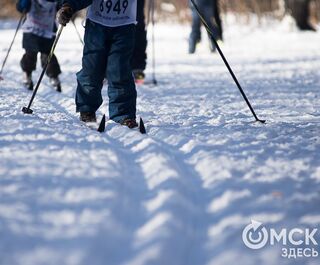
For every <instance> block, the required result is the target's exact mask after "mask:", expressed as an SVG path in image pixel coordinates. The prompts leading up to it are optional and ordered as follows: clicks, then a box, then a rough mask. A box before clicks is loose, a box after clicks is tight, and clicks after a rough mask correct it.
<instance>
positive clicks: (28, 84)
mask: <svg viewBox="0 0 320 265" xmlns="http://www.w3.org/2000/svg"><path fill="white" fill-rule="evenodd" d="M23 85H24V87H25V88H27V89H28V90H33V81H32V74H31V73H27V72H24V77H23Z"/></svg>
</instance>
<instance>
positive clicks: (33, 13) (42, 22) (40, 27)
mask: <svg viewBox="0 0 320 265" xmlns="http://www.w3.org/2000/svg"><path fill="white" fill-rule="evenodd" d="M56 12H57V3H56V2H47V1H45V0H32V2H31V9H30V11H29V12H28V14H27V19H26V21H25V23H24V24H23V27H22V28H23V31H24V32H27V33H33V34H35V35H37V36H39V37H44V38H48V39H51V38H52V37H53V36H54V35H55V33H54V32H53V27H54V23H55V18H56Z"/></svg>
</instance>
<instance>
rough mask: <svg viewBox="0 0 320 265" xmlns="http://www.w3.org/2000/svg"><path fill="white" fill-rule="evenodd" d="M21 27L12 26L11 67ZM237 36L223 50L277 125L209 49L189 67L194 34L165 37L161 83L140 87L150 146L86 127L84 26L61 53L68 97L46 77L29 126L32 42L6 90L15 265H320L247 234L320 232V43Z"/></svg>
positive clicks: (267, 34)
mask: <svg viewBox="0 0 320 265" xmlns="http://www.w3.org/2000/svg"><path fill="white" fill-rule="evenodd" d="M14 27H15V24H14V23H5V22H4V21H3V22H0V28H1V33H0V34H1V36H4V37H1V39H0V45H1V46H0V58H4V56H5V52H6V49H7V46H8V43H9V40H10V39H11V36H13V32H14ZM228 27H230V28H228ZM226 28H227V32H226V42H225V44H224V45H223V47H222V49H223V51H224V52H225V54H226V56H227V58H228V59H229V61H230V64H231V66H232V67H233V69H234V71H235V73H236V75H237V76H238V78H239V80H240V82H241V84H242V85H243V88H244V90H245V92H246V93H247V95H248V98H249V100H250V101H251V103H252V105H253V106H254V108H255V110H256V112H257V114H258V116H259V117H260V118H266V119H267V124H266V125H261V124H258V123H254V122H253V118H252V117H251V114H250V112H249V111H248V108H247V106H246V105H245V103H244V101H243V99H242V98H241V95H240V94H239V92H238V91H237V88H236V86H235V85H234V83H233V82H232V80H231V77H230V76H229V74H228V73H227V71H226V68H225V66H224V65H223V63H222V61H221V59H220V58H219V56H218V55H217V54H214V55H212V54H209V53H208V51H207V41H206V40H205V42H204V44H201V46H200V47H199V52H198V53H197V54H196V55H194V56H189V55H187V54H186V52H185V51H186V50H187V46H186V44H187V37H188V32H189V29H188V28H187V27H185V26H172V25H170V27H169V26H168V25H159V26H158V27H157V28H156V30H157V35H156V41H157V43H156V47H157V58H156V59H157V79H158V82H159V85H158V86H156V87H155V86H151V85H143V86H139V87H138V88H137V89H138V94H139V98H138V115H141V116H142V117H143V118H144V120H145V122H146V125H147V130H148V135H147V136H143V135H141V134H139V133H137V132H136V131H131V130H129V129H127V128H123V127H120V126H118V125H116V124H114V123H112V122H108V123H107V130H106V133H103V134H99V133H98V132H95V131H93V130H91V129H88V128H86V127H85V126H84V125H82V124H81V123H80V122H79V121H78V115H77V114H76V113H75V111H74V110H75V106H74V92H75V86H76V79H75V73H76V71H78V70H79V68H80V63H81V44H80V43H79V40H78V39H77V35H76V33H75V32H74V29H73V28H72V26H68V27H67V28H65V30H64V32H63V35H62V37H61V40H60V42H59V43H58V46H57V52H56V54H57V56H58V59H59V61H60V63H61V65H62V70H63V74H62V76H61V79H62V85H63V93H62V94H58V93H56V92H55V91H53V90H52V88H50V87H49V85H48V79H47V77H45V78H44V79H43V84H42V85H41V87H40V89H39V93H38V95H37V97H36V99H35V101H34V105H33V106H32V108H33V110H34V115H30V116H28V115H24V114H22V112H21V108H22V107H23V106H25V105H26V104H27V103H28V101H29V99H30V96H31V93H30V92H28V91H25V90H24V89H22V87H21V72H20V71H21V70H20V68H19V60H20V57H21V55H22V52H23V51H22V50H21V48H20V45H21V44H20V43H21V34H19V36H18V38H17V41H16V43H15V45H14V46H13V51H12V54H11V55H10V57H9V61H8V65H7V66H6V68H5V71H4V77H5V81H2V82H1V83H0V87H1V93H0V102H1V104H0V117H1V119H0V148H1V149H0V158H1V159H0V264H1V265H2V264H3V265H15V264H23V265H29V264H30V265H31V264H32V265H35V264H70V265H73V264H95V265H100V264H122V265H129V264H130V265H133V264H134V265H138V264H148V265H149V264H159V265H160V264H166V265H171V264H172V265H186V264H190V265H195V264H197V265H198V264H199V265H200V264H212V265H216V264H217V265H219V264H231V263H234V262H239V260H241V262H240V264H248V265H250V264H270V265H272V264H318V259H315V258H309V259H301V258H300V259H297V260H294V259H285V258H282V257H281V247H280V246H269V247H265V248H264V249H262V250H259V251H253V250H250V249H248V248H246V247H245V245H244V243H243V242H242V239H241V236H242V230H243V228H244V227H245V226H246V225H247V224H249V223H250V221H251V219H255V220H259V221H261V222H263V223H264V224H266V225H267V226H269V227H273V228H276V229H280V228H288V229H289V228H293V227H307V228H311V227H317V226H318V225H319V220H320V215H319V203H320V197H319V195H320V193H319V192H320V188H319V182H320V152H319V147H320V138H319V128H320V101H319V96H320V90H319V87H320V75H319V67H320V53H319V45H318V44H319V43H320V35H319V33H316V34H315V33H299V32H295V31H288V30H283V29H282V28H280V27H279V28H275V29H273V30H270V29H259V30H258V29H256V28H242V27H241V26H238V27H237V26H234V25H228V26H227V27H226ZM177 32H179V34H177ZM203 36H205V34H203ZM150 44H151V41H150ZM178 45H180V46H179V48H178ZM149 48H151V45H150V46H149ZM149 54H151V53H149ZM149 65H151V61H150V58H149ZM39 73H40V70H39V65H38V70H37V72H36V73H35V74H34V77H33V79H34V81H36V80H37V78H38V76H39ZM147 76H148V77H149V78H150V76H151V68H148V69H147ZM106 90H107V89H106V87H104V89H103V95H104V98H105V99H106V100H105V102H104V104H103V106H102V107H101V109H100V110H99V117H101V116H102V113H104V112H107V106H106V105H107V103H106V102H107V95H106ZM318 249H319V248H318Z"/></svg>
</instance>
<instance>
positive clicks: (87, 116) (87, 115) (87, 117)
mask: <svg viewBox="0 0 320 265" xmlns="http://www.w3.org/2000/svg"><path fill="white" fill-rule="evenodd" d="M80 121H83V122H97V117H96V113H95V112H80Z"/></svg>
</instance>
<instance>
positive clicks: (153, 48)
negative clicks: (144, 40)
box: [151, 0, 158, 85]
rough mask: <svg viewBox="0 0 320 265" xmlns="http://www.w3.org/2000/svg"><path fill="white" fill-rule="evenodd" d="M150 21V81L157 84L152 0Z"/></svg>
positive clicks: (152, 1) (153, 5)
mask: <svg viewBox="0 0 320 265" xmlns="http://www.w3.org/2000/svg"><path fill="white" fill-rule="evenodd" d="M151 4H152V6H151V23H152V82H153V84H154V85H157V83H158V82H157V79H156V48H155V37H154V28H155V19H154V10H155V4H154V0H151Z"/></svg>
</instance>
